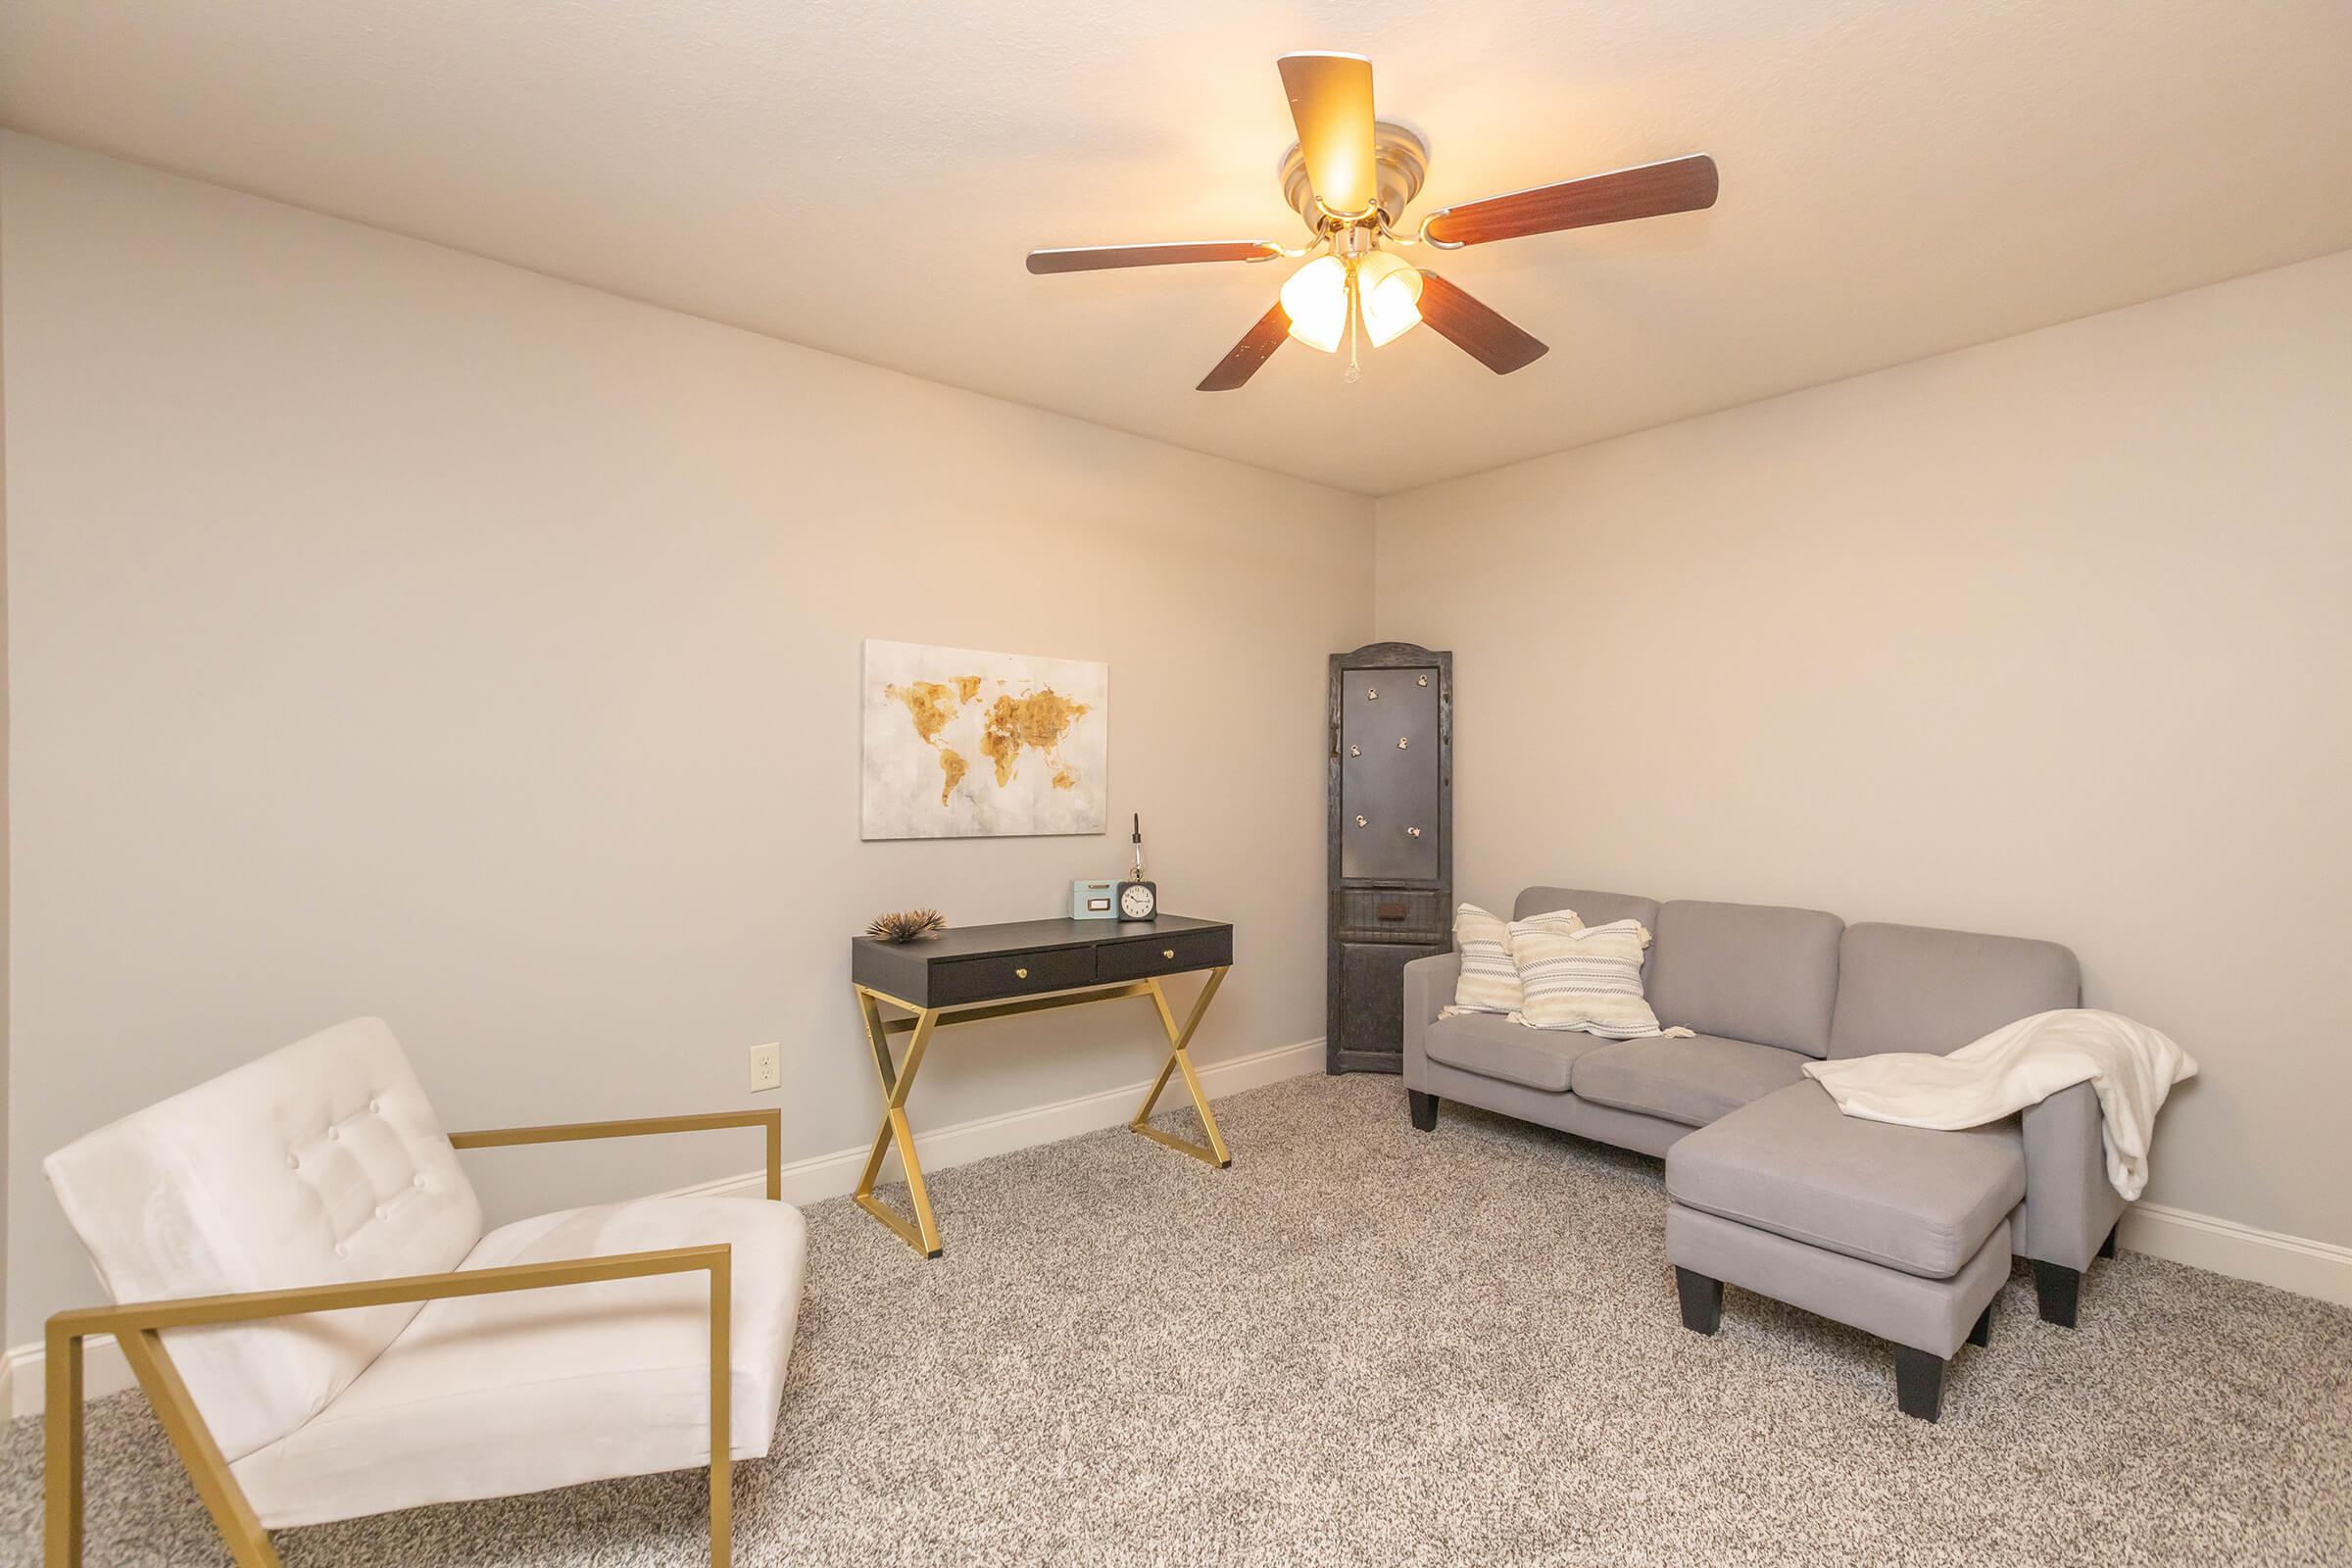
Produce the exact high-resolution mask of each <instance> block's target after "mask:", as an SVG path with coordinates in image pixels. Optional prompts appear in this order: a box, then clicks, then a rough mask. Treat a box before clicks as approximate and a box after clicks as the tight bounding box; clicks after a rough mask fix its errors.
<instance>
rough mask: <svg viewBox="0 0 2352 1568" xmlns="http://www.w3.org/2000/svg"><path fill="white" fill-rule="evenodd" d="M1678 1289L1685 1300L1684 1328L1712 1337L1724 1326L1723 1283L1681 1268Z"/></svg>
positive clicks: (1678, 1274)
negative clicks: (1711, 1335)
mask: <svg viewBox="0 0 2352 1568" xmlns="http://www.w3.org/2000/svg"><path fill="white" fill-rule="evenodd" d="M1674 1289H1675V1294H1676V1295H1678V1296H1680V1297H1681V1298H1682V1299H1683V1327H1685V1328H1687V1329H1689V1330H1691V1332H1692V1333H1693V1334H1712V1333H1714V1332H1715V1331H1716V1330H1717V1329H1719V1328H1721V1327H1723V1281H1721V1280H1711V1279H1709V1278H1707V1277H1706V1276H1705V1275H1704V1274H1693V1273H1691V1271H1690V1270H1689V1269H1687V1268H1682V1267H1680V1266H1678V1267H1677V1268H1676V1269H1675V1271H1674Z"/></svg>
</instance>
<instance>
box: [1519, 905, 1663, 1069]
mask: <svg viewBox="0 0 2352 1568" xmlns="http://www.w3.org/2000/svg"><path fill="white" fill-rule="evenodd" d="M1510 943H1511V959H1512V962H1513V963H1514V964H1515V965H1516V966H1517V968H1518V970H1519V986H1520V991H1521V994H1522V997H1523V1001H1522V1002H1521V1005H1520V1009H1519V1019H1518V1021H1519V1022H1521V1023H1523V1024H1526V1025H1527V1026H1528V1027H1529V1028H1530V1029H1581V1030H1583V1031H1584V1032H1586V1033H1587V1034H1595V1035H1600V1036H1602V1037H1604V1038H1606V1039H1610V1040H1631V1039H1634V1038H1635V1037H1637V1036H1641V1035H1656V1034H1681V1035H1687V1034H1689V1033H1690V1032H1691V1031H1690V1030H1688V1029H1660V1028H1659V1027H1658V1015H1657V1014H1656V1013H1654V1012H1652V1011H1651V1010H1650V1006H1649V1003H1648V1001H1647V1000H1646V999H1644V998H1643V997H1642V949H1644V948H1646V947H1648V946H1649V932H1648V930H1647V929H1645V928H1644V927H1643V926H1642V922H1641V921H1639V920H1612V921H1610V922H1609V923H1608V924H1607V925H1593V926H1579V927H1578V928H1577V929H1576V930H1573V931H1563V930H1561V929H1559V928H1558V927H1557V926H1544V925H1538V924H1536V923H1534V922H1532V921H1529V922H1519V923H1516V924H1514V925H1512V926H1511V928H1510Z"/></svg>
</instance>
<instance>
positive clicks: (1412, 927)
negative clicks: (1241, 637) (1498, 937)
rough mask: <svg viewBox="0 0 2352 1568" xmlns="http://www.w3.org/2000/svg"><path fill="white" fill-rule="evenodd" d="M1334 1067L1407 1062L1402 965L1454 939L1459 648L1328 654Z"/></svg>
mask: <svg viewBox="0 0 2352 1568" xmlns="http://www.w3.org/2000/svg"><path fill="white" fill-rule="evenodd" d="M1329 719H1330V747H1331V757H1330V767H1329V773H1330V794H1331V810H1330V825H1329V834H1330V841H1331V842H1330V862H1329V864H1330V883H1331V904H1330V925H1329V930H1330V964H1329V972H1328V985H1329V988H1330V996H1329V1000H1328V1002H1327V1005H1326V1008H1325V1013H1326V1017H1325V1029H1324V1036H1323V1040H1324V1046H1323V1049H1324V1065H1325V1067H1326V1068H1327V1069H1328V1070H1329V1071H1331V1072H1335V1073H1336V1072H1397V1071H1399V1070H1401V1068H1402V1066H1403V1051H1404V966H1405V965H1406V964H1408V963H1410V962H1412V960H1413V959H1415V958H1421V957H1426V956H1429V955H1431V954H1433V953H1444V952H1446V951H1447V950H1448V949H1449V948H1450V947H1451V946H1452V942H1453V938H1452V929H1453V655H1451V654H1449V653H1439V652H1435V651H1433V650H1431V649H1427V648H1421V647H1418V646H1416V645H1414V644H1412V643H1367V644H1366V645H1365V646H1363V647H1361V648H1358V649H1357V650H1356V651H1355V652H1353V653H1351V654H1334V655H1332V656H1331V706H1330V712H1329Z"/></svg>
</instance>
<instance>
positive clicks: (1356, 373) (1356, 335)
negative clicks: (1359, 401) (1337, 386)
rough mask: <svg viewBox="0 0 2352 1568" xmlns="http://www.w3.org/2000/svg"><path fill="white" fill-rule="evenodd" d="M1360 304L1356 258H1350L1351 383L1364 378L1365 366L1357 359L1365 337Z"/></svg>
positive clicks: (1349, 371)
mask: <svg viewBox="0 0 2352 1568" xmlns="http://www.w3.org/2000/svg"><path fill="white" fill-rule="evenodd" d="M1360 303H1361V302H1360V301H1359V300H1358V299H1357V298H1356V292H1355V258H1354V257H1352V256H1350V257H1349V258H1348V380H1349V381H1360V380H1362V379H1363V378H1364V368H1363V365H1362V363H1361V362H1359V361H1358V360H1357V359H1356V357H1355V350H1356V344H1357V341H1358V340H1359V339H1360V338H1361V337H1362V335H1363V319H1364V313H1363V312H1362V311H1361V310H1359V309H1357V306H1358V305H1359V304H1360Z"/></svg>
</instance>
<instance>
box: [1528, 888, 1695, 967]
mask: <svg viewBox="0 0 2352 1568" xmlns="http://www.w3.org/2000/svg"><path fill="white" fill-rule="evenodd" d="M1554 909H1574V910H1575V911H1576V917H1577V918H1578V919H1579V920H1582V921H1583V922H1584V923H1585V924H1587V925H1609V924H1611V923H1613V922H1615V921H1618V920H1639V921H1641V922H1642V929H1643V930H1645V931H1648V932H1650V933H1651V934H1652V935H1653V936H1654V935H1655V934H1656V932H1657V929H1658V901H1657V900H1655V899H1640V898H1636V897H1634V896H1633V895H1632V894H1630V893H1596V892H1594V891H1593V889H1591V888H1529V889H1527V890H1526V891H1525V892H1523V893H1521V894H1520V895H1519V902H1518V903H1517V904H1515V905H1513V906H1512V907H1511V918H1512V919H1514V920H1528V919H1533V918H1534V917H1535V916H1537V915H1539V914H1548V913H1550V912H1551V911H1552V910H1554ZM1648 973H1649V955H1648V954H1647V953H1644V954H1642V974H1643V975H1644V976H1647V975H1648Z"/></svg>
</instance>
